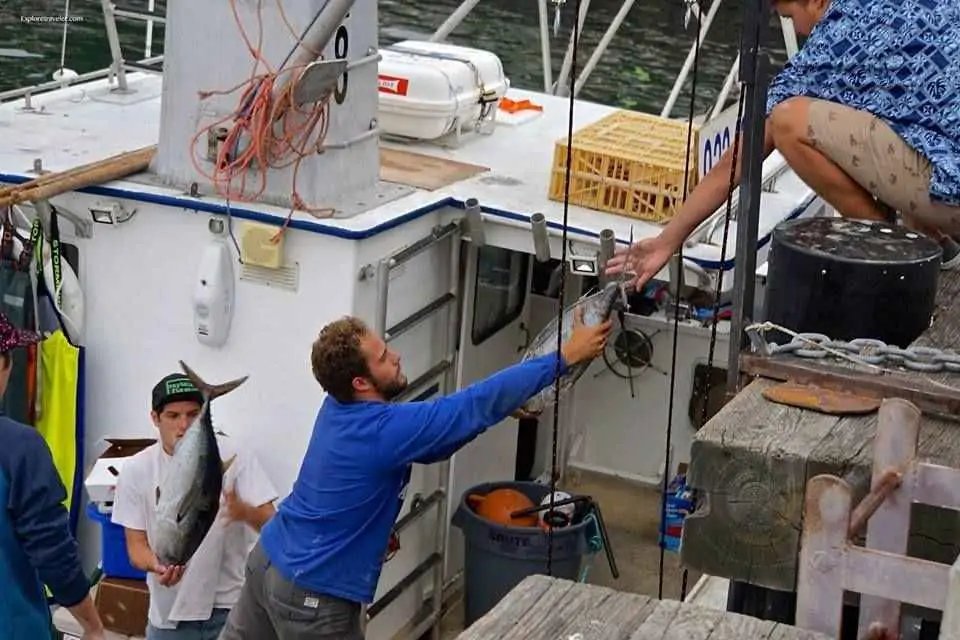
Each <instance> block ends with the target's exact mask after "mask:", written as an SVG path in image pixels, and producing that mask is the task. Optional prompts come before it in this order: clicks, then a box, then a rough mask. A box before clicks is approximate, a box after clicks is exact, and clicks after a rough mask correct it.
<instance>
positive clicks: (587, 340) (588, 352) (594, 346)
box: [561, 307, 613, 366]
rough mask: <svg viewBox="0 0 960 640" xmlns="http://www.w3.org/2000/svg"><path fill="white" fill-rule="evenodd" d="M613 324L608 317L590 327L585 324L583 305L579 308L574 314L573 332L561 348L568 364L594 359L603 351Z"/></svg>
mask: <svg viewBox="0 0 960 640" xmlns="http://www.w3.org/2000/svg"><path fill="white" fill-rule="evenodd" d="M612 324H613V322H612V321H611V320H609V319H608V320H607V321H606V322H603V323H601V324H598V325H597V326H595V327H588V326H586V325H585V324H583V307H580V308H579V309H577V310H576V311H575V312H574V315H573V333H572V334H571V335H570V339H569V340H567V343H566V344H565V345H563V348H562V350H561V354H562V355H563V359H564V360H565V361H566V363H567V366H573V365H575V364H577V363H579V362H584V361H587V360H593V359H594V358H596V357H597V356H598V355H600V354H601V353H603V348H604V347H605V346H606V344H607V336H608V335H609V334H610V327H611V326H612Z"/></svg>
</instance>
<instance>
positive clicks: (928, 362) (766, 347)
mask: <svg viewBox="0 0 960 640" xmlns="http://www.w3.org/2000/svg"><path fill="white" fill-rule="evenodd" d="M770 329H776V330H779V331H783V332H784V333H787V334H789V335H791V336H792V339H791V340H790V342H788V343H786V344H782V345H781V344H777V343H775V342H767V341H766V339H765V338H764V337H763V336H762V335H760V332H761V331H767V330H770ZM746 331H747V334H748V335H749V336H750V339H751V342H752V343H753V346H754V348H755V349H756V350H757V351H760V352H761V353H763V354H765V355H781V354H782V355H793V356H797V357H799V358H813V359H821V358H828V357H834V358H839V359H843V360H850V361H852V362H856V363H858V364H865V365H869V366H873V367H876V368H880V367H882V365H885V364H895V365H899V366H902V367H904V368H905V369H909V370H911V371H922V372H924V373H941V372H943V371H947V372H950V373H960V353H958V352H956V351H953V350H950V349H936V348H933V347H909V348H907V349H901V348H900V347H897V346H893V345H888V344H887V343H885V342H883V341H881V340H874V339H872V338H858V339H856V340H850V341H849V342H846V341H843V340H832V339H830V337H829V336H826V335H823V334H822V333H796V332H794V331H790V330H789V329H786V328H784V327H781V326H779V325H776V324H773V323H769V322H763V323H759V324H754V325H750V326H749V327H747V328H746Z"/></svg>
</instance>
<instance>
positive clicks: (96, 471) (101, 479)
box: [83, 438, 157, 504]
mask: <svg viewBox="0 0 960 640" xmlns="http://www.w3.org/2000/svg"><path fill="white" fill-rule="evenodd" d="M104 440H106V442H107V444H108V445H109V446H108V447H107V450H106V451H104V452H103V453H101V454H100V456H99V457H98V458H97V460H96V461H95V462H94V463H93V467H92V468H91V469H90V473H88V474H87V477H86V479H85V480H84V481H83V486H84V487H86V489H87V495H88V496H90V501H91V502H96V503H98V504H105V503H112V502H113V496H114V494H115V493H116V490H117V477H118V476H119V475H120V470H121V469H122V468H123V463H124V462H125V461H126V460H127V459H129V458H130V457H131V456H133V455H135V454H137V453H139V452H140V451H143V450H144V449H146V448H147V447H149V446H150V445H152V444H153V443H154V442H156V441H157V440H156V438H104Z"/></svg>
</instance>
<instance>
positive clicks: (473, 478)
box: [447, 245, 533, 576]
mask: <svg viewBox="0 0 960 640" xmlns="http://www.w3.org/2000/svg"><path fill="white" fill-rule="evenodd" d="M465 251H466V260H465V268H464V280H463V287H462V290H463V316H462V321H461V323H460V350H459V353H458V357H457V360H458V371H457V388H459V389H462V388H464V387H466V386H469V385H470V384H472V383H474V382H477V381H478V380H482V379H483V378H486V377H487V376H490V375H491V374H493V373H496V372H497V371H499V370H500V369H503V368H504V367H507V366H509V365H511V364H514V363H516V362H517V361H518V359H519V357H520V355H521V352H522V350H523V347H524V346H525V344H526V339H527V336H526V334H525V328H526V326H527V324H528V314H529V308H530V305H529V304H528V292H529V290H530V278H531V276H532V272H533V270H532V268H531V260H532V256H530V255H529V254H526V253H521V252H518V251H513V250H511V249H504V248H501V247H495V246H490V245H487V246H483V247H479V248H477V247H475V246H473V245H467V246H466V248H465ZM516 457H517V421H516V420H515V419H513V418H507V419H506V420H504V421H503V422H501V423H500V424H498V425H495V426H493V427H491V428H490V429H489V430H488V431H487V432H486V433H484V434H483V435H481V436H479V437H478V438H477V439H476V440H474V441H473V442H471V443H470V444H468V445H467V446H465V447H464V448H463V449H461V450H460V451H458V452H457V453H456V454H455V455H454V457H453V460H452V463H451V467H450V494H449V501H450V503H449V513H450V514H451V515H452V514H453V513H454V511H455V510H456V509H457V507H458V506H459V504H460V499H461V497H462V495H463V493H464V492H465V491H467V490H468V489H469V488H471V487H473V486H475V485H477V484H480V483H482V482H489V481H502V480H513V478H514V472H515V467H516ZM462 566H463V537H462V534H461V533H460V531H459V530H458V529H455V528H452V529H451V531H450V536H449V543H448V547H447V575H448V576H452V575H453V574H454V573H455V572H456V571H457V570H459V568H460V567H462Z"/></svg>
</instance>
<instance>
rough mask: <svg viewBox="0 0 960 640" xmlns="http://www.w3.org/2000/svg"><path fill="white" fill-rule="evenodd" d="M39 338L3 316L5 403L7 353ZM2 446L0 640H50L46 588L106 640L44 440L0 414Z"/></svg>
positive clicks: (93, 636)
mask: <svg viewBox="0 0 960 640" xmlns="http://www.w3.org/2000/svg"><path fill="white" fill-rule="evenodd" d="M39 339H40V336H38V335H36V334H33V333H29V332H26V331H22V330H20V329H17V328H15V327H13V326H12V325H11V324H10V322H9V320H7V318H6V317H4V316H3V315H2V314H0V397H2V395H3V394H4V392H5V391H6V389H7V383H8V382H9V380H10V368H11V362H12V360H11V357H10V351H11V350H12V349H16V348H19V347H25V346H27V345H30V344H34V343H36V342H38V341H39ZM0 443H2V444H3V446H0V504H2V505H3V506H4V508H3V509H0V637H3V638H18V639H19V638H49V637H50V624H51V619H50V607H49V606H48V605H47V598H46V594H45V593H44V588H43V587H44V585H47V586H48V587H49V588H50V591H51V593H52V594H53V597H54V599H55V600H56V601H57V602H58V603H60V604H61V605H63V606H64V607H68V608H69V609H70V612H71V613H72V614H73V616H74V617H75V618H76V619H77V621H78V622H79V623H80V625H81V626H82V627H83V630H84V636H83V638H84V640H104V631H103V623H102V622H101V620H100V616H99V615H98V614H97V610H96V608H95V607H94V604H93V599H92V598H91V597H90V583H89V581H88V579H87V576H86V575H85V574H84V572H83V566H82V565H81V564H80V554H79V551H78V547H77V541H76V540H75V539H74V538H73V536H72V535H71V534H70V527H69V524H68V523H69V517H68V514H67V509H66V507H64V506H63V502H64V500H66V498H67V491H66V489H65V488H64V486H63V483H62V482H61V481H60V475H59V474H58V473H57V469H56V467H55V466H54V464H53V456H52V455H51V454H50V449H49V448H48V447H47V443H46V441H45V440H44V439H43V436H41V435H40V434H39V433H38V432H37V430H36V429H34V428H33V427H29V426H27V425H24V424H20V423H19V422H16V421H14V420H11V419H10V418H8V417H6V416H0Z"/></svg>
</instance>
